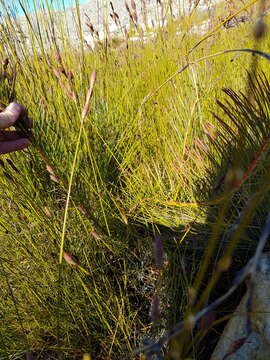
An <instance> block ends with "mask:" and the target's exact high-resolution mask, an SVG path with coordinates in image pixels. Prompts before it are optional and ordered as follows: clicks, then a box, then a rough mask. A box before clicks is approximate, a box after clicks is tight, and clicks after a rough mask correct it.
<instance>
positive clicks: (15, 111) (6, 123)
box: [0, 102, 27, 129]
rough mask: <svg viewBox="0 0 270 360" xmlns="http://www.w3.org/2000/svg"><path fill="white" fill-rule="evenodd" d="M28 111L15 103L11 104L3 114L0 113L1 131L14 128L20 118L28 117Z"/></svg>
mask: <svg viewBox="0 0 270 360" xmlns="http://www.w3.org/2000/svg"><path fill="white" fill-rule="evenodd" d="M26 114H27V112H26V109H25V108H24V107H23V106H22V105H20V104H17V103H15V102H13V103H11V104H9V105H8V106H7V107H6V108H5V110H4V111H3V112H1V113H0V129H5V128H8V127H10V126H12V125H13V124H14V123H15V122H16V121H17V119H19V117H20V116H26Z"/></svg>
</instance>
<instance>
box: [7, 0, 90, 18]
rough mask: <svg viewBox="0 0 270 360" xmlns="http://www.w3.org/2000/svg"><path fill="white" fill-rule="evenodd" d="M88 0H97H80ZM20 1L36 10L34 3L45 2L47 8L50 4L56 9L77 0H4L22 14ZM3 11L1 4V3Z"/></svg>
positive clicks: (83, 0)
mask: <svg viewBox="0 0 270 360" xmlns="http://www.w3.org/2000/svg"><path fill="white" fill-rule="evenodd" d="M87 1H95V0H78V2H79V3H80V4H83V3H85V2H87ZM20 2H21V3H22V4H23V5H24V6H25V4H26V5H27V7H28V9H30V10H34V4H36V5H37V6H38V7H41V4H44V6H45V8H46V7H48V6H53V7H54V8H55V9H59V7H60V8H63V6H65V7H68V6H70V5H74V4H75V2H76V0H4V3H5V6H11V8H13V7H16V8H17V10H18V12H19V14H20V15H21V14H22V10H21V7H20ZM0 3H1V1H0ZM0 11H1V5H0Z"/></svg>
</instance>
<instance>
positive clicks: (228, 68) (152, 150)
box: [0, 13, 270, 359]
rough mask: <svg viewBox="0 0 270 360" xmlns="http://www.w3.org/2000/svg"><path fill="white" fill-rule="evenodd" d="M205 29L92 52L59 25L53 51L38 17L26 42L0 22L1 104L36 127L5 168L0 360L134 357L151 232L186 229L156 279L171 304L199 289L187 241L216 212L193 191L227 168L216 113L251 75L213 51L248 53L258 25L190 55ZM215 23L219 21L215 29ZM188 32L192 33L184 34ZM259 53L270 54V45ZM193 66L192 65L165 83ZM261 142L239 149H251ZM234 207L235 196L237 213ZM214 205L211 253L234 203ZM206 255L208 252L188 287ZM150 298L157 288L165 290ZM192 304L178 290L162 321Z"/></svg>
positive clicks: (238, 58) (148, 290)
mask: <svg viewBox="0 0 270 360" xmlns="http://www.w3.org/2000/svg"><path fill="white" fill-rule="evenodd" d="M47 16H48V17H49V18H50V13H49V14H48V15H47ZM198 19H200V16H198V18H196V17H194V18H193V17H190V18H189V19H188V21H186V20H185V19H184V20H183V21H182V22H181V21H180V22H178V21H175V22H170V23H169V24H168V27H166V28H163V29H162V28H161V29H157V30H156V33H155V37H154V39H152V40H151V41H148V42H144V43H142V42H141V41H138V42H132V41H129V40H128V42H127V44H126V40H125V41H124V40H123V42H122V43H121V44H120V45H119V46H117V45H116V44H115V43H114V44H113V46H110V44H109V43H107V42H106V41H104V42H100V43H99V46H98V47H97V49H96V50H95V51H94V52H93V51H89V50H87V48H84V47H83V43H82V42H81V43H80V44H79V45H80V46H78V47H77V48H76V49H75V48H74V49H73V47H72V44H70V42H69V39H68V37H64V31H63V29H64V23H62V25H61V26H62V27H60V28H59V34H60V38H61V39H60V40H61V41H56V40H55V38H54V37H53V35H52V34H53V32H52V29H53V26H56V25H55V24H52V23H50V21H47V22H46V21H45V18H44V17H43V15H42V14H39V15H37V17H36V20H35V21H36V22H37V24H38V25H39V26H40V29H41V30H40V32H34V31H33V30H32V29H33V28H32V21H33V20H32V18H29V31H30V34H31V39H30V44H29V45H27V43H26V42H25V41H24V40H23V39H22V37H21V34H20V33H19V32H18V25H16V24H14V21H13V20H12V19H11V18H10V17H6V18H5V21H6V23H5V25H2V28H3V29H4V31H3V32H2V35H1V36H2V37H3V39H2V40H3V41H2V42H1V47H0V57H1V59H2V61H4V59H6V58H8V59H9V65H8V67H7V69H6V70H5V73H4V67H3V66H4V65H2V75H3V77H2V78H1V99H0V100H1V102H3V103H4V104H7V103H8V102H10V101H12V100H16V101H18V102H20V103H22V104H24V106H25V107H26V108H27V109H28V111H29V114H30V116H31V117H32V118H33V120H34V124H35V127H34V129H33V136H34V142H33V146H32V147H31V148H29V150H27V151H25V152H23V153H15V154H12V155H7V156H5V157H2V158H1V160H2V162H3V163H2V162H1V168H0V173H1V180H0V189H1V196H0V207H1V209H2V211H1V214H0V228H1V242H0V285H1V288H2V292H1V295H0V300H1V301H0V314H1V319H2V321H1V322H0V351H1V355H0V356H3V358H10V359H17V358H18V359H19V358H21V356H22V354H26V353H27V352H33V353H36V354H38V355H39V356H40V358H44V359H45V358H47V357H48V356H49V355H50V356H52V358H56V357H57V356H58V358H61V356H62V357H63V358H81V356H82V354H83V353H84V352H88V353H90V354H92V356H93V358H97V359H98V358H100V359H105V358H115V359H119V358H122V357H124V355H123V354H126V353H127V352H131V351H132V350H133V349H134V347H135V346H138V345H139V342H140V341H141V337H142V336H143V335H144V334H147V333H149V332H150V325H149V316H148V313H149V306H150V303H151V298H152V295H153V292H154V286H155V284H156V282H158V280H156V277H157V276H156V275H155V271H154V269H153V265H152V264H153V259H152V250H151V246H152V237H151V235H152V232H153V231H154V232H155V231H157V230H158V228H159V227H163V228H170V229H174V230H181V231H183V232H180V233H175V234H174V235H173V236H168V238H167V241H166V244H165V245H166V246H165V247H166V251H167V253H168V259H169V260H168V264H167V265H166V264H165V269H164V277H163V279H164V278H165V279H166V281H165V282H166V289H167V291H168V294H173V293H174V291H175V289H176V288H178V287H181V288H183V289H188V288H189V286H190V285H191V283H192V282H193V280H194V276H195V275H194V276H193V274H195V273H196V269H197V268H198V266H199V265H198V264H197V262H196V261H195V260H194V262H193V261H191V260H190V257H191V258H192V256H194V254H193V255H192V252H191V255H190V248H189V249H188V250H185V251H187V253H186V252H185V251H184V250H182V249H184V248H182V244H184V243H185V241H186V237H188V236H189V235H190V233H191V234H192V233H193V232H192V231H193V230H192V231H191V232H190V228H192V229H193V225H194V224H196V226H197V228H196V227H195V228H196V229H198V226H200V227H201V228H202V229H203V227H204V226H206V227H207V224H208V221H210V220H209V216H210V215H209V206H200V204H199V202H201V201H204V202H207V201H208V200H211V195H213V194H211V187H210V185H209V182H208V183H207V186H206V185H205V184H204V185H203V186H205V187H201V188H200V186H201V184H202V181H201V180H202V179H205V178H207V179H208V180H209V179H210V180H211V181H212V183H211V181H210V183H211V186H212V185H213V186H215V185H214V184H213V183H214V182H215V180H216V179H214V176H215V175H218V174H217V168H219V170H220V171H221V172H222V170H223V166H222V161H223V160H224V158H223V157H222V154H223V152H224V151H226V147H229V145H230V142H231V141H232V139H231V138H230V137H226V136H227V132H228V130H227V128H226V127H225V126H223V123H222V121H225V120H224V118H225V117H224V111H223V110H224V108H223V109H222V107H220V106H218V105H217V104H216V103H215V99H218V100H219V102H220V103H221V102H222V103H224V102H225V101H226V100H225V99H226V94H224V92H222V87H224V86H225V87H226V88H233V89H234V90H235V91H242V92H244V91H245V89H246V72H245V70H246V69H247V68H248V64H249V63H250V62H251V61H252V58H251V55H246V54H245V55H240V54H234V53H232V54H223V55H220V56H217V57H208V55H211V54H215V53H218V52H220V51H224V50H228V49H236V48H253V45H254V43H253V38H252V36H251V35H252V29H251V24H241V25H239V26H238V27H237V28H234V29H232V30H225V29H223V28H222V31H219V32H218V33H217V34H216V35H214V36H211V37H209V38H208V39H206V40H205V41H204V42H202V43H201V45H200V46H198V47H197V48H196V49H194V50H193V51H192V52H191V53H190V54H189V55H188V50H190V49H191V48H192V47H193V46H194V45H195V44H197V43H198V42H199V40H200V39H201V38H202V35H199V34H197V35H196V34H194V33H193V32H192V31H190V29H191V24H192V21H194V22H195V21H198ZM61 21H63V22H64V21H65V20H64V18H63V19H61ZM81 21H83V19H81ZM213 21H214V22H216V23H215V24H213V26H214V25H217V23H218V20H217V19H213ZM182 28H184V29H185V33H184V35H185V36H182V33H181V34H180V35H179V31H181V30H182ZM219 29H221V27H220V28H219ZM45 30H47V32H48V34H50V36H49V40H48V39H46V36H45V34H46V32H45ZM42 34H43V35H44V36H43V35H42ZM18 40H21V42H18ZM48 44H50V46H48ZM123 44H124V46H123ZM126 45H128V46H126ZM261 48H262V49H263V50H264V51H265V52H269V51H270V49H269V43H268V42H267V39H264V40H262V42H261ZM71 49H72V51H71ZM202 57H205V59H204V60H203V61H202V60H201V61H199V62H198V61H197V60H198V59H200V58H202ZM187 63H192V64H191V65H190V66H189V67H187V68H186V69H185V71H183V72H181V73H179V74H178V75H176V76H174V77H173V78H172V79H171V80H170V81H167V80H168V78H169V77H170V76H171V75H172V74H174V73H176V72H177V71H178V70H179V69H181V68H182V67H183V66H185V65H186V64H187ZM268 66H269V64H268V63H267V62H266V60H259V62H258V67H259V68H260V70H264V71H265V73H267V72H268ZM94 70H96V71H97V81H96V83H95V86H94V89H93V96H92V99H91V111H89V112H87V111H85V118H84V122H83V123H82V122H81V119H82V110H83V108H84V105H85V98H86V95H87V91H88V88H89V83H90V76H91V74H92V72H93V71H94ZM163 83H165V84H164V86H162V87H161V88H160V85H161V84H163ZM267 91H268V88H267ZM258 94H259V93H258ZM258 94H257V95H258ZM255 95H256V94H255ZM231 96H232V95H231ZM258 96H259V95H258ZM146 100H147V101H146ZM228 106H229V105H228ZM244 107H245V108H247V107H246V105H244ZM211 111H212V112H214V113H215V114H216V118H215V117H214V116H213V115H212V114H211ZM263 111H265V109H264V110H263ZM86 113H87V114H86ZM241 116H243V113H242V115H241ZM219 119H221V120H219ZM242 120H243V123H244V126H245V124H246V123H245V119H244V118H243V119H242ZM253 130H254V131H255V128H254V129H253ZM216 131H219V132H220V131H223V132H224V134H225V135H224V136H225V140H226V141H227V143H226V141H225V143H219V142H218V143H217V144H216V145H217V148H218V151H219V152H221V156H220V158H219V155H218V154H219V153H218V151H217V150H216V149H213V148H211V152H209V146H210V145H209V140H208V139H209V136H210V138H211V136H214V135H215V132H216ZM258 131H259V132H260V131H261V129H258ZM251 135H252V136H253V135H254V133H251ZM250 145H251V147H250ZM256 145H257V143H256V144H253V143H252V144H250V143H248V144H247V146H248V147H249V149H250V151H251V153H252V151H254V150H255V149H256ZM211 146H212V145H211ZM211 146H210V147H211ZM204 147H205V148H204ZM202 148H203V149H204V150H205V149H207V151H201V150H202ZM210 154H211V156H212V157H213V158H214V159H215V160H216V161H217V162H218V165H216V164H214V163H213V161H212V159H211V157H210ZM75 157H76V159H75V160H76V161H75V160H74V158H75ZM221 158H222V159H221ZM8 160H11V161H12V164H15V165H16V169H17V170H15V169H14V167H12V166H11V163H10V162H8ZM237 161H239V162H241V161H240V160H237ZM72 164H73V165H74V166H73V167H72ZM213 164H214V165H213ZM243 165H244V164H243ZM211 167H213V173H211V172H210V170H211ZM71 174H72V176H71ZM209 174H210V175H209ZM261 177H262V175H261ZM253 181H256V177H254V178H253V177H252V178H251V180H250V182H248V184H247V185H245V187H244V188H243V193H244V195H243V197H244V199H249V198H250V197H251V196H252V194H253V193H254V191H255V190H254V189H253V188H252V182H253ZM69 195H70V202H69V207H68V212H66V217H65V221H66V222H65V224H66V228H65V229H64V230H63V221H64V216H65V208H66V209H67V207H66V206H67V205H66V204H67V197H68V196H69ZM241 204H242V203H241V201H240V200H239V203H238V204H237V205H236V208H237V209H239V208H240V207H241V206H242V205H241ZM223 205H224V207H223V208H221V209H220V208H219V210H218V211H219V212H218V213H217V214H214V213H213V214H214V215H213V218H212V219H214V223H215V224H214V228H213V229H212V230H210V229H209V228H208V229H207V232H208V233H211V232H212V235H211V237H210V236H209V242H210V245H211V246H213V248H214V247H215V241H216V240H217V238H218V236H219V235H220V233H221V232H222V231H223V230H224V228H226V227H228V226H230V225H231V222H232V221H233V220H234V218H233V217H232V218H231V219H229V220H230V221H229V220H228V223H227V224H224V223H225V222H226V221H225V220H224V219H225V213H226V211H227V206H229V200H227V199H226V201H225V203H224V204H223ZM238 206H239V207H238ZM254 209H255V205H254ZM211 216H212V215H211ZM205 224H206V225H205ZM247 224H248V219H247ZM247 224H245V226H248V225H247ZM194 231H195V230H194ZM197 231H198V230H197ZM188 234H189V235H188ZM61 236H62V237H61ZM61 239H62V241H61ZM211 246H210V247H211ZM203 247H204V246H203ZM175 249H176V250H175ZM212 250H213V249H212ZM212 250H211V249H210V250H209V252H208V253H206V255H207V256H208V257H207V256H206V257H205V265H202V266H201V268H200V271H201V272H200V273H199V276H198V279H200V281H199V280H198V281H197V283H196V282H195V288H196V287H197V288H199V286H200V284H201V281H202V280H203V277H204V275H205V272H206V269H207V266H208V265H209V261H210V256H211V254H212ZM63 252H65V254H68V256H71V257H72V259H73V261H74V263H72V261H71V260H70V259H71V258H69V257H67V255H65V257H66V259H69V260H68V261H69V262H67V261H63V262H62V255H63ZM59 254H60V259H61V261H60V264H59ZM182 254H186V255H183V256H187V257H188V259H189V262H188V263H190V264H192V265H191V267H190V268H192V274H191V275H189V274H186V275H185V276H184V278H182V277H179V267H180V268H181V266H182V265H183V264H182V263H181V262H180V261H179V258H180V256H182ZM230 255H231V254H230ZM166 266H167V267H166ZM146 269H147V270H146ZM180 272H181V270H180ZM149 274H150V275H149ZM219 275H220V273H219ZM160 281H161V278H160ZM214 281H215V280H214ZM161 282H162V281H161ZM212 285H213V284H212ZM157 286H160V288H161V289H163V290H164V284H160V285H157ZM163 290H162V291H163ZM183 293H185V290H183ZM185 294H186V293H185ZM207 294H208V293H207ZM206 297H207V296H205V298H206ZM203 299H204V298H203ZM166 301H167V303H166ZM203 301H205V300H202V302H203ZM186 303H187V295H185V297H183V299H182V300H180V301H179V296H177V294H175V293H174V295H172V296H171V297H170V298H166V299H164V304H166V306H167V308H168V309H169V308H170V307H171V309H174V310H173V311H175V308H176V307H175V306H176V304H177V305H179V306H180V307H181V309H179V313H177V314H176V313H175V312H174V313H172V311H171V315H170V321H171V322H174V321H176V319H178V318H179V316H180V315H179V314H180V313H181V312H183V311H184V310H185V309H186ZM166 306H165V305H164V308H165V307H166ZM180 310H181V311H180ZM168 311H170V310H168ZM164 312H166V311H165V310H164ZM163 325H164V324H163ZM164 326H166V325H164ZM191 351H192V350H191Z"/></svg>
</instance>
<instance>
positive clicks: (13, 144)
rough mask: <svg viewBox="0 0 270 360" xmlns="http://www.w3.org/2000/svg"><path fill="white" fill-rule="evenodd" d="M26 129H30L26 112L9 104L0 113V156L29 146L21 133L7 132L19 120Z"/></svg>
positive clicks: (18, 106) (28, 141)
mask: <svg viewBox="0 0 270 360" xmlns="http://www.w3.org/2000/svg"><path fill="white" fill-rule="evenodd" d="M19 119H20V121H21V122H22V124H23V126H24V127H25V128H26V129H30V128H31V127H32V120H31V119H29V118H28V117H27V110H26V109H25V108H24V107H23V106H22V105H20V104H18V103H15V102H13V103H11V104H9V105H8V106H7V107H6V108H5V109H4V111H3V112H1V113H0V129H1V130H0V155H1V154H7V153H9V152H13V151H17V150H22V149H25V148H26V147H27V146H29V145H30V144H31V142H30V140H29V139H27V138H26V136H25V133H24V132H23V131H7V130H3V129H7V128H9V127H10V126H14V124H15V122H16V121H17V120H19Z"/></svg>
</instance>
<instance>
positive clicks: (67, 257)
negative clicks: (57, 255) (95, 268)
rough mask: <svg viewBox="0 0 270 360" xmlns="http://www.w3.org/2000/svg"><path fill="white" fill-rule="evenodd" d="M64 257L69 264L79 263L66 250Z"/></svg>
mask: <svg viewBox="0 0 270 360" xmlns="http://www.w3.org/2000/svg"><path fill="white" fill-rule="evenodd" d="M63 258H64V259H65V260H66V262H67V263H68V264H69V265H77V263H76V262H75V261H74V259H73V257H72V256H71V255H69V254H68V253H66V252H65V251H64V253H63Z"/></svg>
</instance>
